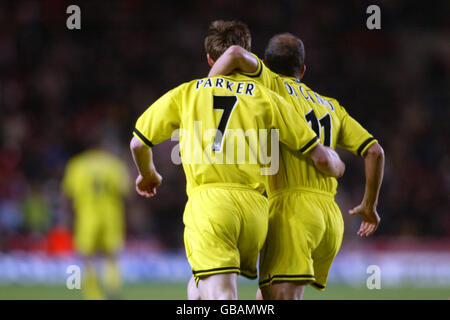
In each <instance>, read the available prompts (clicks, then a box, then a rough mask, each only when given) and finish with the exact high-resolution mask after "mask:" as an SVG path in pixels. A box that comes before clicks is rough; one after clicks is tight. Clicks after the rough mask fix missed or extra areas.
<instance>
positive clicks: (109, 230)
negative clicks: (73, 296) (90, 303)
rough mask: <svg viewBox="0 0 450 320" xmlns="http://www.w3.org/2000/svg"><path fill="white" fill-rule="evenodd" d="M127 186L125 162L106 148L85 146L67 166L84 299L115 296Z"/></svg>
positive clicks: (64, 185) (66, 181) (65, 185)
mask: <svg viewBox="0 0 450 320" xmlns="http://www.w3.org/2000/svg"><path fill="white" fill-rule="evenodd" d="M129 186H130V181H129V175H128V169H127V167H126V165H125V164H124V163H123V161H122V160H121V159H119V158H118V157H116V156H115V155H113V154H111V153H110V152H107V151H105V150H101V149H90V150H86V151H84V152H82V153H80V154H78V155H76V156H74V157H73V158H72V159H70V161H69V162H68V164H67V166H66V170H65V174H64V178H63V181H62V188H63V192H64V193H65V195H66V196H67V197H69V198H70V199H71V200H72V203H73V208H74V213H75V216H74V240H75V249H76V250H77V252H78V253H79V254H80V255H81V256H82V258H83V261H84V267H85V268H84V270H83V272H82V275H83V285H82V289H83V292H84V295H85V298H86V299H89V300H90V299H95V300H96V299H103V298H118V295H119V291H120V287H121V276H120V272H119V268H118V265H117V260H116V259H117V254H118V253H119V251H120V250H121V248H122V246H123V242H124V231H125V222H124V210H125V209H124V206H125V205H124V196H126V194H127V193H128V191H129ZM98 255H101V256H102V257H104V258H105V265H104V267H105V272H104V273H103V275H104V279H103V282H104V286H105V289H106V290H105V292H103V291H102V290H101V289H100V288H101V286H100V281H99V280H98V276H97V273H96V268H95V265H94V258H96V256H98Z"/></svg>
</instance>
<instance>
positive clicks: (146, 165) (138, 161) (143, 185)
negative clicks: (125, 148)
mask: <svg viewBox="0 0 450 320" xmlns="http://www.w3.org/2000/svg"><path fill="white" fill-rule="evenodd" d="M130 150H131V154H132V156H133V160H134V164H135V165H136V168H137V170H138V173H139V175H138V177H137V179H136V191H137V193H138V194H140V195H141V196H144V197H147V198H149V197H153V196H154V195H155V194H156V188H157V187H158V186H159V185H160V184H161V182H162V177H161V175H160V174H159V173H158V172H157V171H156V168H155V164H154V163H153V153H152V150H151V148H149V147H147V146H146V145H144V144H143V143H142V142H141V141H139V140H138V138H136V137H135V136H134V137H133V138H131V141H130Z"/></svg>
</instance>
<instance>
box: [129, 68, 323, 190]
mask: <svg viewBox="0 0 450 320" xmlns="http://www.w3.org/2000/svg"><path fill="white" fill-rule="evenodd" d="M272 129H277V130H278V131H272ZM133 134H134V135H135V136H136V137H137V138H138V139H139V140H140V141H141V142H142V143H144V144H146V145H147V146H149V147H152V146H153V145H156V144H158V143H160V142H162V141H164V140H167V139H169V138H172V140H178V139H179V141H180V142H179V148H180V149H179V154H180V155H181V162H182V163H183V169H184V171H185V174H186V180H187V194H188V195H189V194H190V191H191V190H192V188H194V187H196V186H199V185H203V184H207V183H238V184H242V185H246V186H249V187H250V188H252V189H255V190H257V191H259V192H261V193H262V192H264V190H265V184H266V182H267V181H266V176H265V175H270V174H274V173H276V172H277V171H278V163H275V162H277V161H278V160H277V158H278V155H279V154H278V150H277V147H278V141H277V140H276V139H277V138H278V139H279V141H280V142H282V143H284V144H286V145H287V146H288V147H289V148H290V149H292V150H293V152H294V153H307V152H308V151H309V150H310V149H311V148H312V147H314V146H315V145H316V144H317V143H318V137H317V134H316V133H315V132H314V131H313V130H312V129H311V128H310V126H309V125H308V124H307V122H306V120H305V119H304V118H302V117H300V115H299V114H298V113H297V111H296V110H295V109H294V108H293V107H292V106H291V105H290V104H289V103H288V102H287V101H285V100H284V99H283V98H282V97H280V96H279V95H277V94H276V93H274V92H272V91H270V90H268V89H267V88H265V87H264V86H263V85H261V84H258V83H255V82H254V81H252V79H250V78H248V77H246V76H244V75H241V74H238V73H234V74H231V75H228V76H220V77H211V78H203V79H197V80H193V81H190V82H187V83H184V84H182V85H180V86H178V87H177V88H175V89H172V90H170V91H169V92H167V93H166V94H165V95H163V96H162V97H161V98H159V99H158V100H157V101H156V102H155V103H153V104H152V105H151V106H150V107H149V108H148V109H147V110H146V111H145V112H144V113H143V114H142V115H141V116H140V117H139V119H138V120H137V122H136V127H135V130H134V132H133ZM276 134H278V137H277V136H276ZM272 138H274V139H275V140H273V141H272ZM275 141H276V142H277V143H273V142H275ZM177 155H178V153H177V152H172V156H177ZM172 160H174V162H176V159H172ZM262 167H263V168H262Z"/></svg>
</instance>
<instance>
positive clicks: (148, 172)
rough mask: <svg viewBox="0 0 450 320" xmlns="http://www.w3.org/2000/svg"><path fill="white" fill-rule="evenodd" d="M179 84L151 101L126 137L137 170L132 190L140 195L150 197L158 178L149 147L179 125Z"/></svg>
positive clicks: (159, 180)
mask: <svg viewBox="0 0 450 320" xmlns="http://www.w3.org/2000/svg"><path fill="white" fill-rule="evenodd" d="M180 88H181V86H180V87H178V88H176V89H173V90H171V91H169V92H168V93H166V94H165V95H163V96H162V97H161V98H159V99H158V100H157V101H156V102H155V103H153V104H152V105H151V106H150V107H149V108H148V109H147V110H146V111H145V112H144V113H143V114H142V115H141V116H140V117H139V119H138V120H137V122H136V126H135V128H134V131H133V135H134V136H133V138H132V139H131V141H130V150H131V154H132V156H133V160H134V163H135V165H136V168H137V170H138V172H139V175H138V177H137V179H136V191H137V193H138V194H140V195H141V196H144V197H153V196H154V195H155V194H156V188H157V187H158V186H159V185H160V184H161V181H162V178H161V176H160V175H159V173H158V172H157V171H156V168H155V165H154V163H153V153H152V150H151V148H152V147H153V146H154V145H157V144H159V143H161V142H163V141H165V140H167V139H169V138H170V137H171V135H172V134H173V132H174V130H176V129H178V128H179V126H180V122H181V121H180V111H179V106H178V103H177V101H179V100H180V97H179V94H180Z"/></svg>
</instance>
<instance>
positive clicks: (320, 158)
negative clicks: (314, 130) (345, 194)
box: [306, 143, 345, 178]
mask: <svg viewBox="0 0 450 320" xmlns="http://www.w3.org/2000/svg"><path fill="white" fill-rule="evenodd" d="M306 156H307V157H309V158H310V159H311V160H312V161H313V163H314V166H315V167H316V168H317V169H319V171H321V172H322V173H324V174H326V175H329V176H332V177H335V178H340V177H342V176H343V175H344V172H345V164H344V162H342V160H341V158H340V157H339V155H338V154H337V152H336V151H334V150H333V149H331V148H329V147H325V146H323V145H322V144H321V143H318V144H317V145H316V146H315V147H314V148H313V149H311V151H310V152H308V153H307V154H306Z"/></svg>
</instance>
